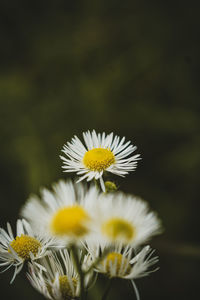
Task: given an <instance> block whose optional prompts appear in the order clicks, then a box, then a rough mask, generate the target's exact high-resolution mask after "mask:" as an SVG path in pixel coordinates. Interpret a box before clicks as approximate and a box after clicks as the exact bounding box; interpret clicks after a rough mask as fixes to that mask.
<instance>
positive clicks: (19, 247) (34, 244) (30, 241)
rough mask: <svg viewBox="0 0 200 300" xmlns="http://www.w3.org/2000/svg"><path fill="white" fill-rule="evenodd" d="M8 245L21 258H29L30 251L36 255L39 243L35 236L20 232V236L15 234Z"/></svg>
mask: <svg viewBox="0 0 200 300" xmlns="http://www.w3.org/2000/svg"><path fill="white" fill-rule="evenodd" d="M10 246H11V247H12V248H13V249H14V250H15V252H16V253H17V254H18V255H19V256H20V257H21V258H23V259H29V258H30V252H32V253H33V255H34V256H36V255H37V253H38V251H39V248H40V247H41V244H40V242H39V241H38V240H36V239H35V238H33V237H31V236H28V235H24V234H22V235H21V236H17V237H16V238H15V240H13V241H12V242H11V243H10ZM8 252H10V250H8Z"/></svg>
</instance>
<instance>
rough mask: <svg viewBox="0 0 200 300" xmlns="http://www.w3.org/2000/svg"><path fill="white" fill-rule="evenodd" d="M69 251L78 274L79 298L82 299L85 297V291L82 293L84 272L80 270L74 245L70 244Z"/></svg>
mask: <svg viewBox="0 0 200 300" xmlns="http://www.w3.org/2000/svg"><path fill="white" fill-rule="evenodd" d="M71 253H72V257H73V261H74V265H75V268H76V270H77V272H78V274H79V278H80V299H81V300H84V299H85V293H84V273H83V271H82V268H81V265H80V262H79V257H78V253H77V250H76V247H75V246H74V245H71Z"/></svg>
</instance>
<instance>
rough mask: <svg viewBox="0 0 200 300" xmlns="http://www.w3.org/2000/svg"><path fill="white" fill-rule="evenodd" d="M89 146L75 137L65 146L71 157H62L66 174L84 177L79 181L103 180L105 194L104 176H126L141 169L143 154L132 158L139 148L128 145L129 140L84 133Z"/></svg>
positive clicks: (64, 148)
mask: <svg viewBox="0 0 200 300" xmlns="http://www.w3.org/2000/svg"><path fill="white" fill-rule="evenodd" d="M83 138H84V142H85V145H84V144H83V143H82V142H81V141H80V140H79V138H78V137H77V136H74V137H73V139H72V141H71V143H70V142H68V143H67V144H66V145H64V147H63V150H62V151H63V152H64V154H65V155H66V156H67V158H66V157H64V156H60V157H61V159H62V160H63V163H64V165H63V168H64V169H65V172H76V173H77V175H80V176H81V177H80V179H79V181H81V180H83V179H87V181H90V180H92V179H96V180H98V179H99V180H100V184H101V187H102V190H103V191H104V192H105V185H104V181H103V173H104V172H105V171H107V172H111V173H113V174H116V175H119V176H125V175H126V174H128V172H130V171H133V170H134V169H135V168H136V166H137V161H138V159H140V158H139V156H140V155H139V154H136V155H132V156H130V155H131V154H132V153H133V152H134V151H135V150H136V149H137V147H136V146H133V145H130V143H131V142H130V141H128V142H126V143H124V142H125V137H123V138H122V139H120V137H119V136H117V135H116V136H113V133H110V134H108V135H106V134H105V132H103V133H102V134H100V133H98V134H97V133H96V132H95V130H93V131H92V133H91V132H90V131H88V132H84V133H83Z"/></svg>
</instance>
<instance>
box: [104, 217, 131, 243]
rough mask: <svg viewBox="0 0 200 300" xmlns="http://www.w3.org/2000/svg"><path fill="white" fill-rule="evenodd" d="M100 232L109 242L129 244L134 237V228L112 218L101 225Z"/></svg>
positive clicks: (121, 220) (123, 221)
mask: <svg viewBox="0 0 200 300" xmlns="http://www.w3.org/2000/svg"><path fill="white" fill-rule="evenodd" d="M102 232H103V233H104V234H105V235H106V236H107V237H109V238H110V239H111V240H113V241H116V240H119V239H120V240H121V241H123V242H129V241H130V240H131V239H132V238H133V237H134V236H135V228H134V227H133V226H132V225H131V224H130V223H129V222H127V221H126V220H123V219H121V218H112V219H110V220H108V221H106V222H105V223H103V225H102Z"/></svg>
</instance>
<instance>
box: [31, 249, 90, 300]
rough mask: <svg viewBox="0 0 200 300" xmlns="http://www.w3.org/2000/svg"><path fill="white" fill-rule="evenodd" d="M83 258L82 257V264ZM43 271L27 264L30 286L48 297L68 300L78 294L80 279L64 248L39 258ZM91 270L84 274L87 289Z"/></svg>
mask: <svg viewBox="0 0 200 300" xmlns="http://www.w3.org/2000/svg"><path fill="white" fill-rule="evenodd" d="M84 262H85V259H83V264H84ZM40 263H41V264H42V265H43V266H44V268H45V272H43V271H42V270H41V269H38V268H37V267H36V266H35V265H33V264H29V273H28V274H27V276H28V279H29V281H30V283H31V284H32V286H33V287H34V288H35V289H37V290H38V291H39V292H40V293H41V294H43V295H44V296H45V297H46V298H48V299H53V300H69V299H75V298H77V297H79V296H80V279H79V275H78V273H77V272H76V270H75V268H74V266H73V263H72V258H71V256H70V254H69V253H68V251H67V250H66V249H64V250H60V251H59V252H58V253H52V252H51V253H50V254H49V255H48V257H47V258H46V257H44V258H43V259H41V260H40ZM93 278H94V276H93V272H92V273H90V274H88V275H87V276H85V280H84V288H85V289H88V288H89V287H90V286H91V283H92V281H93Z"/></svg>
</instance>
